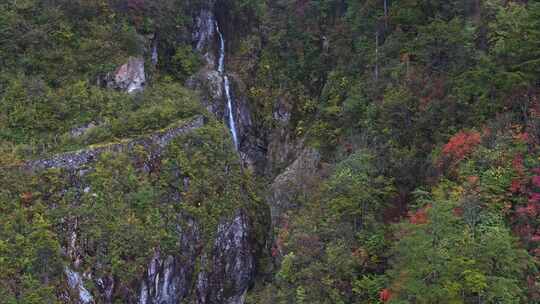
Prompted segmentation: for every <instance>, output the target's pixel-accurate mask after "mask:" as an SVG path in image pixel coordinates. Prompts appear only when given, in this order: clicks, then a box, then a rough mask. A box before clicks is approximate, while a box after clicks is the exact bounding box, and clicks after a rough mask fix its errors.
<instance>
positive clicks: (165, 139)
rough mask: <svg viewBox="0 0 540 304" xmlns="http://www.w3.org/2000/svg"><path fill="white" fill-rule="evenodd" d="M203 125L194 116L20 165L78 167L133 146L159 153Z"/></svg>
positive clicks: (128, 149)
mask: <svg viewBox="0 0 540 304" xmlns="http://www.w3.org/2000/svg"><path fill="white" fill-rule="evenodd" d="M203 125H204V117H203V116H196V117H195V118H193V119H191V120H190V121H189V122H187V123H185V124H183V125H181V126H178V127H172V128H169V129H166V130H163V131H159V132H156V133H153V134H151V135H148V136H143V137H140V138H136V139H132V140H126V141H125V142H121V143H112V144H108V145H105V146H100V147H95V148H89V149H83V150H78V151H74V152H66V153H62V154H57V155H55V156H53V157H51V158H44V159H37V160H31V161H27V162H25V163H24V164H23V165H22V166H21V167H23V168H25V169H29V170H45V169H53V168H62V169H71V170H74V169H78V168H80V167H82V166H84V165H86V164H87V163H90V162H93V161H95V160H97V159H98V158H99V156H100V155H101V154H103V153H105V152H117V153H119V152H126V151H130V150H131V149H133V147H135V146H143V147H147V148H151V149H153V150H154V151H153V154H159V153H160V152H161V151H162V150H163V148H165V147H166V146H167V145H168V144H169V143H170V142H171V141H172V140H173V139H175V138H176V137H178V136H180V135H183V134H186V133H188V132H191V131H193V130H195V129H198V128H200V127H202V126H203Z"/></svg>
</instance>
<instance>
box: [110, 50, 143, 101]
mask: <svg viewBox="0 0 540 304" xmlns="http://www.w3.org/2000/svg"><path fill="white" fill-rule="evenodd" d="M108 78H109V81H107V86H108V87H110V88H114V89H118V90H122V91H126V92H128V93H134V92H139V91H142V90H143V88H144V86H145V84H146V75H145V72H144V59H143V58H142V57H130V58H129V60H128V62H127V63H126V64H124V65H122V66H120V67H119V68H118V69H116V71H114V73H113V75H112V77H108Z"/></svg>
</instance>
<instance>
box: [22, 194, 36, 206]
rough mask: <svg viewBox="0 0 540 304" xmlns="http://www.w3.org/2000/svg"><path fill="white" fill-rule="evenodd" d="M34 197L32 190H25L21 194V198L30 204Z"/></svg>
mask: <svg viewBox="0 0 540 304" xmlns="http://www.w3.org/2000/svg"><path fill="white" fill-rule="evenodd" d="M33 197H34V196H33V195H32V192H24V193H22V194H21V200H22V202H23V203H25V204H30V203H31V202H32V199H33Z"/></svg>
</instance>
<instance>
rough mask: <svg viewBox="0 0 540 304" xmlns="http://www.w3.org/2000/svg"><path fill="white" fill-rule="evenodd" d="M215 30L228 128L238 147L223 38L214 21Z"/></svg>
mask: <svg viewBox="0 0 540 304" xmlns="http://www.w3.org/2000/svg"><path fill="white" fill-rule="evenodd" d="M216 31H217V33H218V36H219V62H218V72H219V73H220V74H221V75H222V76H223V86H224V87H225V97H226V98H227V109H228V112H229V129H230V130H231V134H232V137H233V142H234V147H235V148H236V149H238V135H237V133H236V122H235V121H234V114H233V113H234V112H233V106H232V104H233V99H232V95H231V86H230V83H229V76H227V74H226V73H225V39H224V38H223V35H222V34H221V31H220V29H219V25H218V23H217V21H216Z"/></svg>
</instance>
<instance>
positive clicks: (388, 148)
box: [0, 0, 540, 304]
mask: <svg viewBox="0 0 540 304" xmlns="http://www.w3.org/2000/svg"><path fill="white" fill-rule="evenodd" d="M201 8H205V9H208V10H213V11H214V12H215V15H216V19H217V21H218V22H219V23H220V28H222V29H223V33H224V35H225V36H226V37H227V43H228V45H227V50H228V52H229V53H228V54H227V61H228V62H227V69H228V70H229V71H231V73H233V74H234V80H235V82H236V83H235V89H238V90H244V91H243V92H238V93H237V94H238V95H245V99H246V101H247V104H248V105H249V109H250V114H251V115H252V120H253V122H254V123H253V126H252V128H253V129H254V130H251V131H253V133H252V134H258V135H260V136H261V138H258V142H257V143H258V144H260V145H261V146H262V147H261V149H262V150H264V151H266V150H267V149H268V147H269V146H272V147H276V146H279V145H280V144H281V143H280V142H271V141H272V140H274V141H279V140H280V139H282V138H286V139H287V141H283V143H282V144H283V145H288V146H287V147H286V148H287V149H284V151H292V152H291V154H293V155H294V156H295V157H300V155H301V151H299V150H301V149H302V148H303V147H304V146H308V147H309V148H312V149H316V150H318V151H320V154H321V156H322V161H321V163H320V165H319V166H318V168H317V169H316V170H314V171H317V174H313V176H312V177H310V178H309V180H308V179H307V178H306V180H305V187H301V191H298V195H290V197H289V199H291V200H292V201H291V202H288V204H284V205H286V206H289V207H290V208H289V209H288V210H283V214H280V215H279V220H278V221H277V222H275V223H274V224H275V226H274V227H273V228H274V230H273V231H272V233H271V236H270V238H271V242H268V243H265V241H266V235H265V234H266V233H267V225H268V221H269V219H268V217H269V215H268V214H267V210H266V208H265V206H264V205H263V202H262V201H261V200H260V199H259V197H262V195H261V194H262V193H264V189H261V188H263V186H267V185H266V184H268V183H269V182H268V181H270V180H272V179H273V178H275V176H274V173H276V172H278V173H279V171H281V170H283V168H282V167H278V165H279V166H282V165H285V166H287V164H282V163H280V164H278V165H276V167H271V168H264V170H261V172H267V173H268V172H271V173H268V174H267V175H265V176H258V177H255V176H254V172H250V170H249V169H246V170H244V168H243V167H242V163H241V160H240V159H239V157H238V154H237V153H235V152H234V148H233V146H232V143H231V140H230V138H229V136H228V133H227V130H226V129H225V128H224V126H223V125H222V124H220V123H219V122H217V121H216V120H215V119H214V118H213V117H212V115H211V114H209V113H207V111H206V110H205V109H204V107H203V106H202V105H201V104H200V101H199V99H198V96H197V92H193V91H191V90H189V89H187V88H185V87H184V83H185V81H186V80H187V79H189V77H190V76H192V75H193V74H194V73H196V72H197V71H198V70H199V69H200V68H202V65H203V64H204V58H203V57H202V56H201V54H199V53H197V51H196V49H195V45H194V43H193V41H192V33H193V32H194V29H195V27H196V18H197V14H198V13H199V11H200V10H201ZM0 42H1V43H0V67H1V68H0V72H1V73H0V166H1V168H2V169H0V170H1V171H0V269H1V270H2V271H1V272H0V302H1V303H58V302H61V301H63V299H66V297H65V294H62V292H60V291H62V290H66V288H65V284H66V283H65V279H64V267H65V266H66V265H68V264H69V263H70V262H72V260H73V258H74V257H77V256H80V258H81V265H80V266H79V267H80V269H82V270H83V271H85V270H88V269H91V272H92V273H93V274H94V275H96V276H102V277H108V276H111V277H114V278H117V279H118V280H117V281H118V282H121V284H120V285H117V286H115V288H114V297H113V298H114V299H115V300H117V301H120V302H122V301H126V299H134V298H135V297H136V296H137V295H136V294H137V292H138V289H139V287H140V286H139V285H138V282H139V281H140V277H141V276H142V275H143V274H144V272H145V271H146V266H147V265H148V262H149V259H150V258H151V257H152V254H153V252H154V250H156V248H159V249H160V250H162V252H163V253H165V254H167V253H169V252H171V251H173V250H174V248H176V247H175V246H177V244H176V242H178V229H179V226H178V225H177V224H178V222H182V223H183V224H185V223H186V221H185V219H183V220H182V221H178V219H177V218H176V217H177V216H178V215H179V214H182V215H183V216H185V218H194V219H196V220H197V221H198V222H199V223H200V230H201V235H202V236H203V237H202V239H201V240H200V249H201V250H202V251H205V250H206V252H209V251H210V250H211V248H210V247H211V246H212V244H213V243H212V240H213V238H214V237H215V235H214V234H215V233H216V229H217V227H218V225H219V223H220V221H221V220H222V219H223V218H227V217H231V216H233V213H234V211H235V210H238V209H243V210H245V211H246V212H247V213H249V216H250V218H251V219H252V220H253V223H252V225H253V226H254V227H252V228H253V229H254V230H256V232H257V233H256V235H255V236H254V239H253V240H251V241H253V242H261V244H258V248H261V247H263V246H266V250H261V251H258V252H257V258H258V264H257V265H258V267H257V271H258V276H257V279H256V280H255V282H254V284H253V286H251V287H252V288H251V290H250V291H249V293H248V295H247V297H246V302H247V303H471V304H472V303H538V302H540V276H539V273H538V269H537V268H538V264H539V259H540V221H539V216H540V149H539V148H540V129H539V127H540V3H538V2H537V1H533V0H530V1H502V0H474V1H462V0H380V1H379V0H377V1H375V0H279V1H257V0H216V1H211V0H208V1H180V0H159V1H158V0H156V1H142V0H98V1H85V0H77V1H72V0H70V1H68V0H56V1H41V0H6V1H3V2H2V3H1V4H0ZM156 45H157V50H156V51H157V55H158V56H159V60H158V62H157V64H154V63H152V56H153V53H152V52H153V51H152V48H153V47H154V46H156ZM130 57H143V58H145V59H146V60H145V62H146V65H145V70H146V74H147V83H146V86H145V89H144V91H143V92H138V93H134V94H128V93H126V92H122V91H120V90H116V89H113V88H111V87H109V86H108V85H107V82H108V81H109V78H110V76H111V75H112V73H114V72H115V70H116V69H117V68H118V67H119V66H121V65H122V64H124V63H126V62H127V60H128V59H129V58H130ZM231 79H232V77H231ZM207 95H208V94H207ZM278 112H279V113H278ZM282 112H286V113H282ZM276 113H278V114H280V115H282V117H287V119H280V118H279V117H278V116H279V115H277V114H276ZM201 114H202V115H204V116H205V119H206V120H207V121H208V122H207V123H206V125H205V126H204V127H203V128H201V129H199V130H196V131H194V132H192V133H190V134H185V135H183V136H182V137H180V138H177V139H175V140H174V141H173V143H172V144H171V145H169V146H168V147H167V148H166V149H165V151H164V152H163V154H162V155H160V156H159V157H157V158H152V157H150V155H149V154H148V150H147V149H145V148H143V147H140V148H137V149H134V150H133V151H130V152H129V153H127V154H126V153H111V154H105V155H103V156H102V157H101V158H100V159H99V160H96V162H95V164H94V165H93V166H92V168H85V169H90V170H89V171H88V172H86V171H85V170H83V171H84V174H83V175H78V173H77V174H75V173H73V172H69V170H59V169H51V170H45V171H41V172H26V171H24V170H18V169H17V168H13V165H20V164H21V163H23V162H24V161H25V160H28V159H36V158H42V157H47V156H49V155H51V154H53V153H58V152H64V151H71V150H76V149H81V148H85V147H87V146H89V145H95V144H107V143H111V142H116V141H119V140H121V139H124V138H133V137H137V136H143V135H148V134H151V133H152V132H156V131H158V130H161V129H163V128H166V127H168V126H171V125H174V124H175V123H177V122H178V121H182V120H185V119H189V118H190V117H193V116H195V115H201ZM80 130H82V131H80ZM275 134H280V135H281V136H282V137H280V136H277V135H276V136H274V135H275ZM276 138H277V139H276ZM296 150H298V151H296ZM278 151H281V150H278ZM270 152H273V153H275V151H269V154H270ZM242 156H245V155H242ZM287 157H288V156H287ZM283 159H284V161H283V162H286V160H287V158H286V157H285V156H284V157H283ZM298 163H302V162H298ZM267 165H268V166H272V165H273V164H272V163H271V162H270V161H268V162H267ZM7 167H9V168H7ZM4 168H6V169H4ZM82 185H83V186H82ZM265 188H266V189H271V187H265ZM178 202H181V203H178ZM70 218H77V219H78V220H77V228H76V230H77V232H78V235H77V240H78V241H77V242H79V243H80V244H79V246H78V248H79V249H78V250H82V251H81V252H71V251H70V250H71V249H70V244H69V243H68V240H69V239H70V237H71V236H70V235H69V233H71V231H72V230H73V227H71V226H70V227H68V226H67V223H68V222H69V224H70V225H72V224H73V223H72V222H70V221H69V219H70ZM202 251H201V252H202ZM68 260H70V261H69V262H68ZM199 266H200V265H197V267H199ZM88 281H90V280H88ZM87 288H88V289H89V290H91V291H95V290H96V289H98V288H99V286H91V285H89V286H87ZM96 301H100V300H99V299H96Z"/></svg>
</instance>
